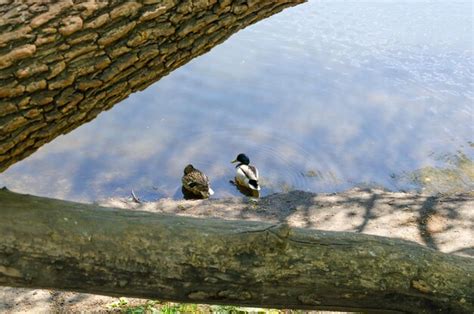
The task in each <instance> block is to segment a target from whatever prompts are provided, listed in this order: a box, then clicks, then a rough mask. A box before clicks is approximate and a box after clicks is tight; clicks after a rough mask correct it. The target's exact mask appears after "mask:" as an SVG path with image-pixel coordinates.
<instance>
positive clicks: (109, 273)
mask: <svg viewBox="0 0 474 314" xmlns="http://www.w3.org/2000/svg"><path fill="white" fill-rule="evenodd" d="M0 212H1V214H2V219H1V220H0V235H1V242H0V284H1V285H6V286H15V287H31V288H33V287H34V288H53V289H61V290H69V291H79V292H88V293H96V294H104V295H111V296H131V297H142V298H153V299H160V300H173V301H181V302H194V303H210V304H236V305H246V306H259V307H271V308H294V309H330V310H355V311H373V312H381V311H402V312H409V313H432V312H452V313H472V312H473V311H474V294H473V291H474V290H473V289H474V277H473V276H474V263H473V260H472V259H470V258H466V257H461V256H455V255H450V254H445V253H441V252H437V251H435V250H432V249H429V248H425V247H423V246H420V245H418V244H416V243H412V242H409V241H404V240H399V239H391V238H385V237H378V236H371V235H365V234H357V233H347V232H329V231H318V230H311V229H301V228H293V227H290V226H289V225H287V224H284V223H283V224H276V225H272V224H268V223H262V222H252V221H238V220H236V221H226V220H221V219H197V218H191V217H183V216H175V215H167V214H158V213H151V212H143V211H131V210H120V209H114V208H103V207H100V206H97V205H86V204H79V203H73V202H66V201H60V200H54V199H47V198H40V197H35V196H28V195H20V194H16V193H12V192H9V191H7V190H2V191H0Z"/></svg>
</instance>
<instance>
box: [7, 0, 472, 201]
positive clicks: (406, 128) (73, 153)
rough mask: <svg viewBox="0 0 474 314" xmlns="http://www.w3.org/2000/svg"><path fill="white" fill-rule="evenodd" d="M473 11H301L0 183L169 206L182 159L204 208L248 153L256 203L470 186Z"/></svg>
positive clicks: (135, 98)
mask: <svg viewBox="0 0 474 314" xmlns="http://www.w3.org/2000/svg"><path fill="white" fill-rule="evenodd" d="M472 12H473V5H472V3H471V2H447V1H443V2H441V1H437V2H435V1H416V2H414V1H383V2H374V1H371V2H360V1H357V2H346V1H344V2H343V1H310V2H309V3H306V4H303V5H300V6H298V7H295V8H292V9H289V10H286V11H285V12H283V13H281V14H279V15H276V16H274V17H272V18H270V19H267V20H265V21H262V22H260V23H258V24H256V25H253V26H251V27H249V28H247V29H245V30H244V31H241V32H239V33H238V34H236V35H234V36H233V37H232V38H231V39H229V40H228V41H226V42H225V43H223V44H222V45H220V46H218V47H216V48H215V49H213V50H212V51H211V52H210V53H208V54H206V55H204V56H202V57H200V58H197V59H195V60H193V61H192V62H190V63H189V64H187V65H185V66H183V67H182V68H180V69H178V70H176V71H174V72H173V73H172V74H170V75H169V76H167V77H165V78H163V79H162V80H160V81H159V82H157V83H156V84H154V85H152V86H151V87H149V88H148V89H147V90H145V91H144V92H141V93H136V94H133V95H131V96H130V97H129V98H128V99H127V100H125V101H123V102H122V103H120V104H118V105H116V106H115V107H114V108H113V109H112V110H110V111H107V112H105V113H102V114H101V115H100V116H99V117H98V118H97V119H95V120H93V121H92V122H90V123H88V124H86V125H83V126H81V127H79V128H78V129H76V130H74V131H73V132H71V133H69V134H67V135H65V136H62V137H59V138H57V139H56V140H54V141H53V142H52V143H50V144H47V145H45V146H43V147H42V148H41V149H40V150H38V151H37V152H36V153H35V154H33V155H32V156H31V157H29V158H27V159H25V160H23V161H21V162H19V163H17V164H15V165H14V166H12V167H11V168H9V169H8V170H7V171H6V172H4V173H2V174H0V185H6V186H7V187H9V188H10V189H12V190H15V191H18V192H23V193H32V194H36V195H43V196H51V197H57V198H63V199H70V200H80V201H93V200H96V199H100V198H104V197H112V196H126V195H129V192H130V190H131V189H132V188H133V189H134V190H135V191H136V192H137V193H138V194H139V195H141V196H142V197H144V198H145V199H156V198H160V197H176V198H179V197H181V193H180V178H181V175H182V171H183V168H184V166H185V165H186V164H187V163H193V164H194V165H195V166H196V167H198V168H199V169H201V170H203V171H204V172H206V173H207V174H208V176H209V177H210V178H211V180H212V183H213V188H214V190H215V191H216V194H215V196H214V197H226V196H236V195H240V194H239V192H238V191H237V190H236V189H235V188H234V187H233V186H232V185H230V184H229V180H230V179H232V177H233V173H234V169H233V166H232V165H231V164H230V161H231V160H232V159H234V157H235V156H236V155H237V153H240V152H245V153H247V154H248V155H249V156H250V158H251V160H252V162H253V163H254V164H256V165H257V166H258V168H259V169H260V173H261V176H262V185H263V187H264V188H263V191H262V194H263V195H267V194H269V193H273V192H280V191H287V190H292V189H300V190H307V191H314V192H336V191H341V190H344V189H347V188H351V187H354V186H380V187H384V188H387V189H390V190H413V189H421V188H426V189H427V191H428V192H430V193H436V192H439V191H441V192H446V191H450V190H451V189H452V187H453V186H455V187H456V190H458V191H459V190H461V191H465V190H472V189H473V187H474V170H473V169H474V167H473V164H472V159H473V157H474V148H473V145H472V142H471V141H473V140H474V136H473V135H474V129H473V126H474V113H473V110H474V108H473V101H474V81H473V80H474V79H473V73H474V60H473V45H474V41H473V36H474V31H473V15H472ZM447 182H448V183H447ZM453 182H454V183H453Z"/></svg>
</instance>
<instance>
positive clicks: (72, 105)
mask: <svg viewBox="0 0 474 314" xmlns="http://www.w3.org/2000/svg"><path fill="white" fill-rule="evenodd" d="M301 2H304V0H262V1H254V0H247V1H241V0H219V1H218V0H184V1H179V0H142V1H129V0H110V1H104V0H88V1H82V0H81V1H79V0H61V1H51V0H48V1H16V0H7V1H1V2H0V172H2V171H4V170H5V169H6V168H7V167H8V166H9V165H11V164H13V163H15V162H16V161H18V160H21V159H23V158H25V157H26V156H29V155H30V154H31V153H33V152H34V151H35V150H36V149H38V148H39V147H40V146H42V145H44V144H45V143H47V142H49V141H51V140H52V139H54V138H55V137H57V136H58V135H61V134H64V133H67V132H69V131H71V130H72V129H74V128H76V127H78V126H79V125H81V124H83V123H85V122H87V121H90V120H91V119H93V118H95V117H96V116H97V115H98V114H99V113H100V112H102V111H103V110H107V109H109V108H111V107H112V106H113V105H115V104H116V103H118V102H120V101H121V100H123V99H125V98H126V97H128V95H129V94H130V93H133V92H135V91H139V90H143V89H144V88H146V87H147V86H149V85H150V84H152V83H154V82H156V81H157V80H159V79H160V78H161V77H163V76H165V75H166V74H168V73H169V72H171V71H173V70H174V69H176V68H178V67H180V66H181V65H183V64H185V63H186V62H188V61H190V60H191V59H193V58H195V57H197V56H199V55H201V54H203V53H205V52H207V51H209V50H210V49H211V48H212V47H214V46H216V45H217V44H219V43H221V42H223V41H224V40H226V39H227V38H228V37H229V36H231V35H232V34H233V33H235V32H237V31H238V30H240V29H242V28H244V27H246V26H248V25H250V24H253V23H255V22H257V21H259V20H261V19H264V18H266V17H268V16H270V15H272V14H275V13H277V12H280V11H281V10H283V9H284V8H286V7H289V6H292V5H296V4H298V3H301Z"/></svg>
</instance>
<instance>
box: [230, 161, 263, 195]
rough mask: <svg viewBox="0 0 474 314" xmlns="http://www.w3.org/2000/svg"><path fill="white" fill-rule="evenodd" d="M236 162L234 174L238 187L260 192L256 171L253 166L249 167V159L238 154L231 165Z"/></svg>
mask: <svg viewBox="0 0 474 314" xmlns="http://www.w3.org/2000/svg"><path fill="white" fill-rule="evenodd" d="M236 162H238V164H237V166H235V168H236V169H237V170H236V174H235V181H236V183H237V184H238V185H240V186H242V187H245V188H247V189H250V190H253V191H260V185H259V184H258V170H257V168H256V167H255V166H252V165H250V158H249V157H248V156H247V155H245V154H243V153H240V154H238V155H237V158H235V160H233V161H232V163H236Z"/></svg>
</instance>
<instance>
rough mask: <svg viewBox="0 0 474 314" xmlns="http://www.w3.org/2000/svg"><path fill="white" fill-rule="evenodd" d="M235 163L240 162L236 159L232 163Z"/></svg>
mask: <svg viewBox="0 0 474 314" xmlns="http://www.w3.org/2000/svg"><path fill="white" fill-rule="evenodd" d="M235 162H238V160H237V159H234V160H232V161H231V162H230V163H231V164H233V163H235Z"/></svg>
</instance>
